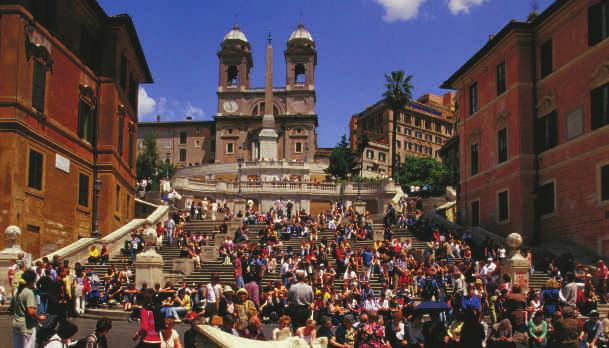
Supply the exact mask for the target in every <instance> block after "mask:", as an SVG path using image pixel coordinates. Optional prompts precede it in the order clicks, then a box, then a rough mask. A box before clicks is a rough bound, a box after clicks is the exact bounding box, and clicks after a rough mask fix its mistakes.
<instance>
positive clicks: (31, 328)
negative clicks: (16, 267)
mask: <svg viewBox="0 0 609 348" xmlns="http://www.w3.org/2000/svg"><path fill="white" fill-rule="evenodd" d="M21 278H22V280H23V281H24V283H20V284H19V286H18V288H17V291H16V293H15V296H13V299H12V302H11V312H12V313H13V348H34V347H35V346H36V325H37V323H38V321H39V320H40V321H43V320H45V317H44V315H38V313H37V307H36V295H34V284H35V282H36V273H35V272H34V271H32V270H27V271H25V272H24V273H23V275H22V276H21Z"/></svg>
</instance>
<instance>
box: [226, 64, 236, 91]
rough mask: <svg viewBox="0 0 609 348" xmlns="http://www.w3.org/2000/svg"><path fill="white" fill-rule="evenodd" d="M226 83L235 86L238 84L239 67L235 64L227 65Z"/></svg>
mask: <svg viewBox="0 0 609 348" xmlns="http://www.w3.org/2000/svg"><path fill="white" fill-rule="evenodd" d="M226 83H227V84H228V85H229V86H236V85H238V84H239V69H237V67H236V66H234V65H231V66H229V67H228V71H227V76H226Z"/></svg>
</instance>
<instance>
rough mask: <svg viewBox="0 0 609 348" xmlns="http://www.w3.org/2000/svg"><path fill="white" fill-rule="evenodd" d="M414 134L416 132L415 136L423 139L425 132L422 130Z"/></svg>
mask: <svg viewBox="0 0 609 348" xmlns="http://www.w3.org/2000/svg"><path fill="white" fill-rule="evenodd" d="M414 134H415V136H416V137H417V138H419V139H423V133H421V132H415V133H414Z"/></svg>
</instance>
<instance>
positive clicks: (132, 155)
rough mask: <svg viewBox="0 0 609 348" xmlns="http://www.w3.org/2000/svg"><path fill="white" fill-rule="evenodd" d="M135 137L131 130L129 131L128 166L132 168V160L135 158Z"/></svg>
mask: <svg viewBox="0 0 609 348" xmlns="http://www.w3.org/2000/svg"><path fill="white" fill-rule="evenodd" d="M134 141H135V137H134V136H133V131H130V132H129V168H133V160H134V159H135V153H134V151H135V144H134V143H133V142H134Z"/></svg>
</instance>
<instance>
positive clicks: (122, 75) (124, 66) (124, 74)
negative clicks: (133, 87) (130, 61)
mask: <svg viewBox="0 0 609 348" xmlns="http://www.w3.org/2000/svg"><path fill="white" fill-rule="evenodd" d="M120 84H121V88H122V89H123V90H124V89H126V88H127V57H125V55H124V54H123V55H122V56H121V72H120Z"/></svg>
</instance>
